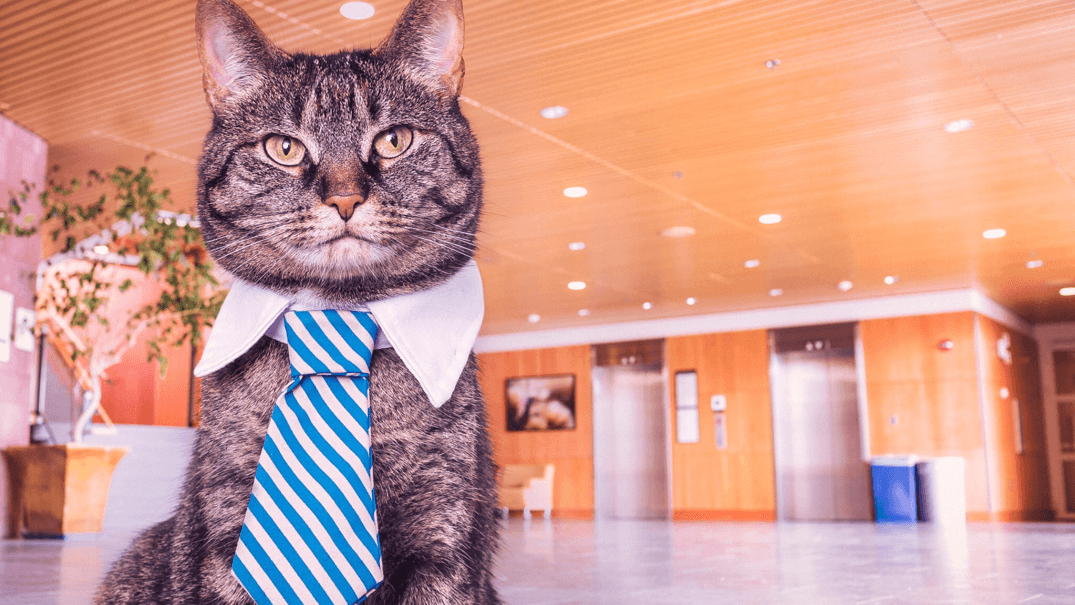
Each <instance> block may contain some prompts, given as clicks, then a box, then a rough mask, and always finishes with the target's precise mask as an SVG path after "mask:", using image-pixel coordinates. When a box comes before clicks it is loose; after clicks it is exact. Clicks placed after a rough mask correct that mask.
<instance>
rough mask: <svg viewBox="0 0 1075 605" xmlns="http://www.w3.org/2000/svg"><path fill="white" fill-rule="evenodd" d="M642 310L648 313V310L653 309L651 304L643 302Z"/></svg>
mask: <svg viewBox="0 0 1075 605" xmlns="http://www.w3.org/2000/svg"><path fill="white" fill-rule="evenodd" d="M642 308H643V309H645V310H647V311H649V310H650V309H652V308H653V303H648V302H644V303H642Z"/></svg>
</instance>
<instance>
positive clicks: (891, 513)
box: [870, 456, 918, 522]
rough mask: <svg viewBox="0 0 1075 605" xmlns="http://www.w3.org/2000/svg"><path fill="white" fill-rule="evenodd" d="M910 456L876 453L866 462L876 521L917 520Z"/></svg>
mask: <svg viewBox="0 0 1075 605" xmlns="http://www.w3.org/2000/svg"><path fill="white" fill-rule="evenodd" d="M915 461H916V459H915V457H914V456H880V457H878V458H874V459H873V460H872V461H871V462H870V471H871V472H870V474H871V475H872V476H873V507H874V513H875V514H874V518H875V519H876V520H877V521H879V522H891V521H896V522H901V521H902V522H907V521H909V522H914V521H917V520H918V497H917V490H916V485H915Z"/></svg>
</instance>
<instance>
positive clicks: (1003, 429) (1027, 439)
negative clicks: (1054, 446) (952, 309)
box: [978, 316, 1053, 520]
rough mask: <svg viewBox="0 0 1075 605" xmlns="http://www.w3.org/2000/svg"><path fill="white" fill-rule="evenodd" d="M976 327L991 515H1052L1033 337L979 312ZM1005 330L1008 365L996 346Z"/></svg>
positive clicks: (1002, 517) (1036, 517)
mask: <svg viewBox="0 0 1075 605" xmlns="http://www.w3.org/2000/svg"><path fill="white" fill-rule="evenodd" d="M978 330H979V331H978V335H979V339H978V347H979V348H978V351H979V355H980V356H981V357H980V360H981V364H980V368H981V372H982V386H983V399H982V401H983V411H984V416H983V421H984V424H985V435H986V451H987V454H986V455H987V457H988V460H989V482H990V492H991V494H992V501H993V507H992V515H991V517H992V518H994V519H999V520H1047V519H1051V518H1052V516H1053V511H1052V503H1051V502H1050V498H1049V468H1048V461H1047V453H1046V452H1047V450H1046V448H1047V446H1046V441H1045V407H1044V402H1043V398H1042V392H1041V370H1040V367H1039V363H1038V345H1037V342H1036V341H1035V340H1034V339H1033V338H1031V337H1029V336H1026V335H1024V334H1021V333H1019V332H1016V331H1014V330H1011V329H1009V328H1007V327H1005V326H1003V325H1001V324H999V323H997V322H995V321H993V320H992V319H990V318H988V317H985V316H978ZM1005 334H1007V335H1008V338H1009V339H1010V340H1011V345H1010V348H1009V350H1010V353H1011V364H1010V365H1009V364H1008V363H1006V362H1005V361H1004V360H1003V359H1001V357H1000V355H998V350H997V341H998V340H1000V339H1001V338H1003V337H1004V335H1005ZM1002 389H1003V391H1002ZM1016 401H1018V405H1017V404H1016ZM1019 441H1021V442H1022V448H1021V451H1020V448H1019V447H1018V443H1019Z"/></svg>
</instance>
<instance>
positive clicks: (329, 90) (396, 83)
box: [198, 0, 481, 300]
mask: <svg viewBox="0 0 1075 605" xmlns="http://www.w3.org/2000/svg"><path fill="white" fill-rule="evenodd" d="M198 34H199V36H198V37H199V42H200V50H201V56H202V62H203V66H204V67H205V78H204V83H205V88H206V97H207V99H208V100H209V104H210V106H211V107H212V109H213V114H214V120H213V128H212V130H211V131H210V132H209V134H208V135H207V137H206V141H205V149H204V151H203V154H202V157H201V161H200V164H199V177H200V180H199V200H198V214H199V218H200V220H201V222H202V225H203V231H204V235H205V241H206V246H207V247H208V249H209V251H210V253H211V254H212V256H213V258H214V260H215V261H216V262H217V263H218V264H219V265H220V266H222V267H223V268H224V269H226V270H227V271H229V272H230V273H232V274H233V275H235V276H237V277H239V278H241V279H244V280H246V281H249V282H253V283H256V284H259V285H262V286H265V287H268V288H270V289H274V290H277V291H281V292H285V293H294V292H298V291H303V290H306V291H311V292H313V293H315V294H317V295H320V296H323V297H326V298H329V299H332V300H355V299H359V300H372V299H376V298H381V297H384V296H389V295H393V294H399V293H403V292H408V291H414V290H418V289H421V288H426V287H429V286H431V285H434V284H436V283H438V282H440V281H442V280H443V279H445V278H447V277H448V276H450V275H452V274H453V273H455V271H457V270H458V269H459V268H460V267H462V266H463V264H465V263H466V262H467V260H469V259H470V258H471V256H472V254H473V249H474V234H475V231H476V229H477V224H478V217H479V212H480V209H481V168H480V164H479V159H478V150H477V144H476V142H475V141H474V138H473V136H472V135H471V132H470V128H469V125H468V123H467V121H466V119H465V118H464V117H463V115H462V113H461V112H460V110H459V105H458V101H457V96H458V92H459V87H460V85H461V80H462V72H463V64H462V58H461V55H460V53H461V50H462V14H461V10H460V8H459V3H458V0H413V1H412V2H411V5H410V6H408V7H407V9H406V10H405V11H404V14H403V16H402V17H401V18H400V21H399V23H397V25H396V28H395V29H394V30H393V32H392V34H391V35H390V36H389V39H388V40H387V41H386V42H385V43H384V44H382V46H381V47H379V48H377V49H376V50H373V51H366V50H359V51H353V52H341V53H338V54H335V55H328V56H313V55H302V54H294V55H289V54H286V53H284V52H283V51H281V50H279V49H277V48H275V47H274V46H272V45H271V43H269V42H268V40H267V39H266V38H265V36H264V35H263V34H262V33H261V32H260V31H259V30H258V29H257V27H256V26H255V25H254V24H253V22H252V21H251V20H250V19H249V17H247V16H246V15H245V13H243V12H242V10H241V9H239V8H238V7H236V6H235V5H234V4H232V3H231V2H230V0H200V2H199V4H198Z"/></svg>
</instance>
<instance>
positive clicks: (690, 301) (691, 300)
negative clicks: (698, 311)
mask: <svg viewBox="0 0 1075 605" xmlns="http://www.w3.org/2000/svg"><path fill="white" fill-rule="evenodd" d="M696 302H698V299H697V298H695V297H693V296H691V297H690V298H688V299H687V304H688V305H693V304H694V303H696Z"/></svg>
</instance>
